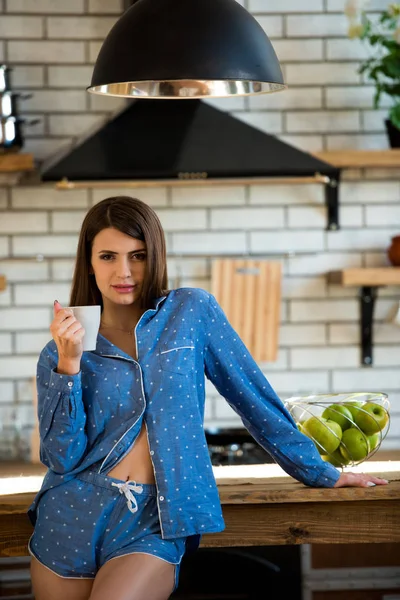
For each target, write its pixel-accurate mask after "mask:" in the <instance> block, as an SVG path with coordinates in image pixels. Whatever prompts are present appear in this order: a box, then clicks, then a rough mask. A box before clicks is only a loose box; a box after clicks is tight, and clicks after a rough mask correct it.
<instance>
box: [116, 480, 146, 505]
mask: <svg viewBox="0 0 400 600" xmlns="http://www.w3.org/2000/svg"><path fill="white" fill-rule="evenodd" d="M111 485H115V487H117V488H118V489H119V493H120V494H124V495H125V498H126V500H127V502H126V504H127V506H128V508H129V510H130V511H131V513H135V512H136V511H137V509H138V505H137V502H136V498H135V496H134V495H133V494H132V492H136V494H141V493H142V492H143V487H142V486H141V485H137V484H136V481H126V482H125V483H114V482H113V483H112V484H111Z"/></svg>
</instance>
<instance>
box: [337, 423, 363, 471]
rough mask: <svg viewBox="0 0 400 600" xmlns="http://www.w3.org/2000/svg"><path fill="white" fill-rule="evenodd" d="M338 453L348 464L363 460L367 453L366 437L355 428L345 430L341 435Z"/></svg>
mask: <svg viewBox="0 0 400 600" xmlns="http://www.w3.org/2000/svg"><path fill="white" fill-rule="evenodd" d="M340 452H341V454H342V455H343V457H344V458H345V459H346V460H348V461H349V462H351V461H353V462H357V461H359V460H363V459H364V458H366V457H367V456H368V453H369V444H368V439H367V436H366V435H365V434H364V433H363V432H362V431H360V430H359V429H358V428H357V427H350V428H349V429H346V431H344V432H343V435H342V442H341V444H340Z"/></svg>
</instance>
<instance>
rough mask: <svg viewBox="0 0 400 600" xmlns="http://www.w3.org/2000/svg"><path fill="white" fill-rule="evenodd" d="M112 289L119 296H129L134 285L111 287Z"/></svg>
mask: <svg viewBox="0 0 400 600" xmlns="http://www.w3.org/2000/svg"><path fill="white" fill-rule="evenodd" d="M112 287H113V288H114V290H115V291H116V292H118V293H119V294H131V293H132V292H133V290H134V289H135V286H134V285H113V286H112Z"/></svg>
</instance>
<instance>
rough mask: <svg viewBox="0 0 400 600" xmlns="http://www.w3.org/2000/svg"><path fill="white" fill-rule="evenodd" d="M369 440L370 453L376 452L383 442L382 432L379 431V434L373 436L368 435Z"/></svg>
mask: <svg viewBox="0 0 400 600" xmlns="http://www.w3.org/2000/svg"><path fill="white" fill-rule="evenodd" d="M367 439H368V444H369V451H370V452H372V450H375V448H376V447H377V445H378V444H379V442H380V441H381V434H380V431H378V432H377V433H373V434H372V435H367Z"/></svg>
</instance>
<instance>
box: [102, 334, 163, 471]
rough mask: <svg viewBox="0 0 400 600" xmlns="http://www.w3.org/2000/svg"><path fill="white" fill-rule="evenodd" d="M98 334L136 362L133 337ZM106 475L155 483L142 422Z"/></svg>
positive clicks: (145, 431) (144, 426)
mask: <svg viewBox="0 0 400 600" xmlns="http://www.w3.org/2000/svg"><path fill="white" fill-rule="evenodd" d="M100 333H101V334H102V335H104V337H106V338H107V339H108V340H110V342H112V343H113V344H115V345H116V346H118V348H121V350H123V351H124V352H126V353H127V354H129V355H130V356H132V358H134V359H135V360H136V343H135V338H134V336H127V335H124V334H122V335H121V334H119V333H117V332H115V333H114V332H113V333H112V334H111V332H110V331H107V332H106V333H105V332H103V331H102V330H101V329H100ZM107 475H108V476H109V477H114V478H115V479H120V480H122V481H136V482H137V483H155V479H154V470H153V463H152V461H151V458H150V450H149V444H148V440H147V430H146V425H145V423H144V421H143V425H142V429H141V430H140V433H139V435H138V437H137V438H136V441H135V443H134V445H133V447H132V449H131V450H130V451H129V452H128V454H127V455H126V456H125V457H124V458H123V459H122V460H121V461H120V462H119V463H118V464H117V465H116V466H115V467H114V468H113V469H111V471H108V473H107Z"/></svg>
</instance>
